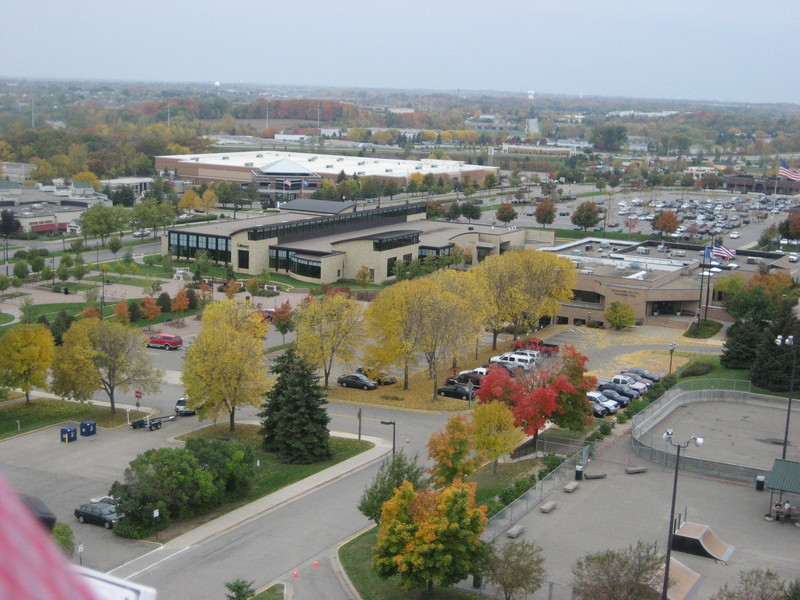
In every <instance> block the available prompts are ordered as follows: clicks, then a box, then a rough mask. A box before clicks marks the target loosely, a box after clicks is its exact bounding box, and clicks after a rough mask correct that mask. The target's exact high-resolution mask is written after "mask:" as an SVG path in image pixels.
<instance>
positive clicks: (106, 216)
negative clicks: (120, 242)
mask: <svg viewBox="0 0 800 600" xmlns="http://www.w3.org/2000/svg"><path fill="white" fill-rule="evenodd" d="M125 222H126V216H125V211H124V209H123V208H122V207H121V206H108V205H106V204H104V203H102V202H97V203H96V204H93V205H92V206H90V207H89V208H88V209H86V210H85V211H83V213H82V214H81V216H80V223H81V231H82V232H83V234H84V235H89V236H98V237H99V238H100V243H101V245H105V243H106V238H108V236H110V235H111V234H112V233H115V232H117V231H120V230H121V229H122V228H123V227H124V226H125Z"/></svg>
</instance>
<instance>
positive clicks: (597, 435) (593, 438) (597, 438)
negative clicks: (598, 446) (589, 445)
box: [586, 431, 604, 442]
mask: <svg viewBox="0 0 800 600" xmlns="http://www.w3.org/2000/svg"><path fill="white" fill-rule="evenodd" d="M603 437H604V436H603V434H602V433H600V432H599V431H595V432H594V433H591V434H589V435H587V436H586V441H587V442H597V441H600V440H602V439H603Z"/></svg>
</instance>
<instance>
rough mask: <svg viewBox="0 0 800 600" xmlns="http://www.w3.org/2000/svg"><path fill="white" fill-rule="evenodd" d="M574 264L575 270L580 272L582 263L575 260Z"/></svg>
mask: <svg viewBox="0 0 800 600" xmlns="http://www.w3.org/2000/svg"><path fill="white" fill-rule="evenodd" d="M572 264H573V265H575V268H576V269H579V270H580V268H581V261H579V260H574V261H572Z"/></svg>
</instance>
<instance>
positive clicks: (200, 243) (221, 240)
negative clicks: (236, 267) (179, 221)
mask: <svg viewBox="0 0 800 600" xmlns="http://www.w3.org/2000/svg"><path fill="white" fill-rule="evenodd" d="M169 245H170V246H180V247H184V248H197V249H201V250H220V251H223V252H230V249H231V240H230V238H225V237H217V236H211V235H197V234H194V233H177V232H174V231H170V232H169Z"/></svg>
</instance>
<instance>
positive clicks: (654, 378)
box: [625, 367, 661, 383]
mask: <svg viewBox="0 0 800 600" xmlns="http://www.w3.org/2000/svg"><path fill="white" fill-rule="evenodd" d="M625 372H626V373H636V374H637V375H640V376H641V377H644V378H645V379H649V380H650V381H654V382H655V383H658V382H659V381H661V376H660V375H656V374H655V373H651V372H650V371H648V370H647V369H642V368H641V367H631V368H630V369H625Z"/></svg>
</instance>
